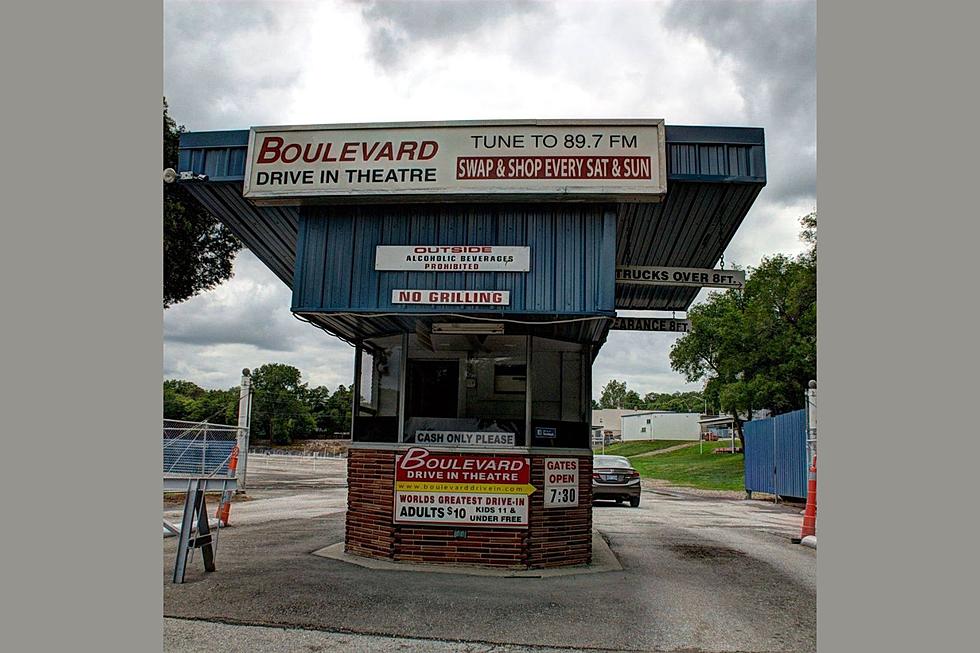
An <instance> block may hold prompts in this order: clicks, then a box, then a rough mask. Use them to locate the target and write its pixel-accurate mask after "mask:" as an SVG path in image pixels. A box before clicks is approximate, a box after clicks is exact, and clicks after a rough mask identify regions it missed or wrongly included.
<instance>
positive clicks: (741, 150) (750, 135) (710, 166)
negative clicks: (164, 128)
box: [178, 125, 766, 184]
mask: <svg viewBox="0 0 980 653" xmlns="http://www.w3.org/2000/svg"><path fill="white" fill-rule="evenodd" d="M247 147H248V130H246V129H239V130H233V131H214V132H187V133H184V134H181V135H180V150H179V159H178V161H179V165H178V168H179V171H185V170H189V171H193V172H194V173H195V174H206V175H208V177H209V178H210V179H211V180H212V181H232V180H237V181H243V180H244V179H245V154H246V148H247ZM665 147H666V150H667V151H666V154H667V179H668V181H670V180H672V179H673V180H688V181H715V182H721V181H724V182H744V183H759V182H761V183H763V184H764V183H765V181H766V158H765V135H764V132H763V130H762V129H760V128H757V127H701V126H688V125H667V126H666V139H665Z"/></svg>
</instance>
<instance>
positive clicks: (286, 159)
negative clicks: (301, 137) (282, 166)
mask: <svg viewBox="0 0 980 653" xmlns="http://www.w3.org/2000/svg"><path fill="white" fill-rule="evenodd" d="M301 151H302V150H301V148H300V146H299V145H298V144H297V143H290V144H289V145H287V146H286V147H284V148H282V156H281V157H280V160H281V161H282V162H283V163H292V162H293V161H296V160H297V159H299V155H300V152H301ZM289 152H295V154H292V155H290V154H289Z"/></svg>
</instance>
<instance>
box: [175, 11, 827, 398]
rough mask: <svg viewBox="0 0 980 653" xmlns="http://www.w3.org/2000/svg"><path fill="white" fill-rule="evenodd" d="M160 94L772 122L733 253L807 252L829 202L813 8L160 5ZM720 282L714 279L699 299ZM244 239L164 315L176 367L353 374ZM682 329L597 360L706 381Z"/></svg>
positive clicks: (204, 110)
mask: <svg viewBox="0 0 980 653" xmlns="http://www.w3.org/2000/svg"><path fill="white" fill-rule="evenodd" d="M164 65H165V70H164V94H165V95H166V97H167V101H168V103H169V105H170V113H171V115H172V116H173V117H174V119H175V120H177V122H178V123H179V124H183V125H185V126H186V127H187V129H188V130H191V131H203V130H212V129H245V128H248V127H250V126H252V125H273V124H310V123H335V122H338V123H339V122H378V121H412V120H474V119H514V118H664V119H665V120H666V121H667V123H668V124H682V125H699V124H704V125H737V126H753V127H764V128H765V130H766V157H767V170H768V178H769V182H768V185H767V186H766V188H765V189H764V190H763V191H762V193H761V194H760V195H759V198H758V199H757V200H756V202H755V204H754V206H753V207H752V209H751V211H750V212H749V214H748V216H747V217H746V219H745V221H744V222H743V223H742V226H741V227H740V228H739V231H738V233H737V234H736V236H735V239H734V240H733V242H732V244H731V245H730V246H729V248H728V250H727V252H726V253H725V261H726V264H739V265H743V266H752V265H755V264H757V263H758V262H759V260H760V259H761V258H762V257H763V256H766V255H768V254H773V253H777V252H782V253H786V254H795V253H797V252H799V251H802V249H803V248H802V247H801V244H800V242H799V240H798V237H797V236H798V232H799V222H798V220H799V218H800V217H801V216H802V215H805V214H806V213H808V212H810V211H812V210H814V209H815V208H816V5H815V3H814V2H794V1H789V0H768V1H763V2H720V1H719V2H695V1H691V0H687V1H676V2H621V3H616V2H607V1H603V2H570V1H568V0H564V1H561V2H502V1H470V2H464V1H459V2H434V1H424V0H414V1H412V2H391V1H388V2H353V1H339V0H338V1H335V2H321V3H306V2H283V1H280V2H221V3H219V2H191V1H184V0H181V1H174V0H169V1H167V2H165V4H164ZM707 292H709V291H702V293H701V295H700V296H699V299H700V298H701V297H703V296H704V295H705V294H706V293H707ZM289 306H290V292H289V289H288V288H287V287H286V286H285V285H284V284H283V283H282V282H281V281H280V280H279V279H278V278H276V277H275V276H274V275H273V274H272V273H271V272H269V271H268V270H266V269H265V267H264V266H263V265H262V263H260V262H259V261H258V259H256V258H255V257H254V256H253V255H252V254H251V253H250V252H248V251H247V250H243V251H242V253H241V254H239V256H238V259H237V261H236V264H235V276H234V278H233V279H231V280H230V281H228V282H226V283H225V284H223V285H222V286H221V287H219V288H217V289H215V290H214V291H212V292H209V293H206V294H203V295H200V296H198V297H195V298H192V299H190V300H188V301H186V302H184V303H182V304H179V305H177V306H174V307H172V308H170V309H168V310H166V311H164V365H163V372H164V377H165V378H182V379H187V380H191V381H194V382H196V383H198V384H199V385H201V386H204V387H213V388H227V387H231V386H234V385H237V384H238V379H239V373H240V370H241V368H243V367H257V366H258V365H261V364H263V363H267V362H284V363H289V364H291V365H295V366H296V367H298V368H299V369H300V370H302V372H303V375H304V377H305V379H306V380H307V381H310V382H311V383H312V384H314V385H327V386H329V387H330V388H334V387H336V386H337V384H340V383H343V384H345V385H347V384H349V383H350V382H351V378H352V365H353V355H352V352H353V350H352V349H351V348H350V346H348V345H347V344H345V343H343V342H341V341H339V340H337V339H335V338H332V337H330V336H329V335H327V334H325V333H323V332H322V331H320V330H318V329H315V328H313V327H311V326H309V325H306V324H304V323H302V322H299V321H298V320H296V319H295V318H293V317H292V315H291V314H290V312H289ZM676 338H677V336H675V335H670V334H660V333H648V334H644V333H631V332H612V333H611V334H610V336H609V339H608V341H607V343H606V345H605V347H604V348H603V349H602V351H601V353H600V354H599V357H598V359H597V360H596V363H595V366H594V368H593V388H594V392H595V395H596V396H597V397H598V393H599V390H600V388H601V387H602V385H604V384H605V383H606V382H607V381H608V380H609V379H610V378H618V379H622V380H625V381H626V382H627V383H628V384H629V386H630V387H631V388H633V389H636V390H637V391H639V392H640V394H641V395H642V394H644V393H646V392H652V391H657V392H673V391H675V390H688V389H695V390H696V389H699V387H700V385H699V384H687V383H686V382H685V380H684V378H683V377H682V376H680V375H678V374H676V373H675V372H673V371H671V369H670V363H669V359H668V353H669V351H670V347H671V345H672V344H673V342H674V341H675V340H676Z"/></svg>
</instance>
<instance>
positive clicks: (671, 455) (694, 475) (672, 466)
mask: <svg viewBox="0 0 980 653" xmlns="http://www.w3.org/2000/svg"><path fill="white" fill-rule="evenodd" d="M630 444H632V443H630ZM722 446H731V445H730V444H729V442H705V443H704V453H703V454H699V453H698V446H697V444H695V446H693V447H688V448H686V449H679V450H678V451H670V452H668V453H664V454H660V455H659V456H649V457H646V458H634V459H633V460H631V461H630V462H632V463H633V467H634V468H636V471H638V472H640V476H642V477H644V478H659V479H663V480H665V481H668V482H670V483H673V484H674V485H684V486H687V487H696V488H701V489H704V490H743V489H745V468H744V466H743V461H744V459H745V456H744V455H743V454H740V453H737V454H735V455H732V454H724V453H711V452H712V451H713V450H714V449H717V448H718V447H722ZM606 451H609V448H608V447H606ZM634 455H635V454H634Z"/></svg>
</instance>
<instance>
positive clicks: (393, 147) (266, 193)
mask: <svg viewBox="0 0 980 653" xmlns="http://www.w3.org/2000/svg"><path fill="white" fill-rule="evenodd" d="M664 147H665V146H664V122H663V120H632V121H626V120H624V121H615V120H613V121H603V120H599V121H499V122H455V123H398V124H373V125H370V124H369V125H324V126H302V127H253V128H252V129H251V131H250V132H249V147H248V157H247V160H246V169H245V188H244V196H245V197H247V198H250V199H252V200H256V201H263V200H264V201H267V202H270V203H301V202H302V201H304V200H314V199H315V198H317V197H330V198H333V199H336V198H342V197H364V196H375V197H376V198H377V199H378V201H384V200H385V199H391V200H395V199H398V198H401V199H404V198H406V197H412V196H417V197H418V199H425V198H428V197H434V196H441V197H442V199H445V196H459V197H460V198H461V199H462V198H466V197H482V198H485V199H512V198H514V197H518V196H519V197H526V196H531V197H532V198H534V197H537V198H539V199H561V198H572V199H582V198H583V197H593V198H603V197H608V198H612V199H617V200H625V199H631V200H633V201H659V200H660V198H661V197H662V196H663V195H664V193H666V191H667V187H666V184H667V181H666V180H667V175H666V162H665V158H664Z"/></svg>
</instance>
